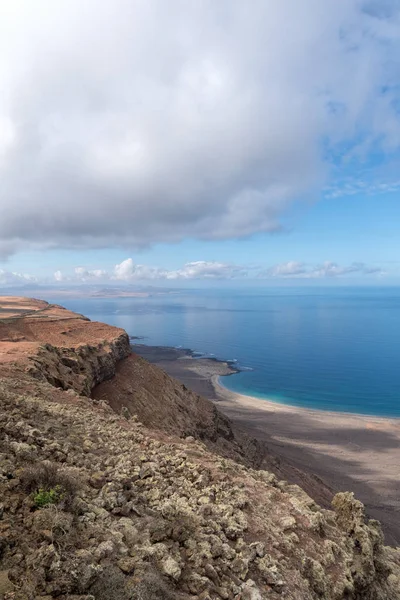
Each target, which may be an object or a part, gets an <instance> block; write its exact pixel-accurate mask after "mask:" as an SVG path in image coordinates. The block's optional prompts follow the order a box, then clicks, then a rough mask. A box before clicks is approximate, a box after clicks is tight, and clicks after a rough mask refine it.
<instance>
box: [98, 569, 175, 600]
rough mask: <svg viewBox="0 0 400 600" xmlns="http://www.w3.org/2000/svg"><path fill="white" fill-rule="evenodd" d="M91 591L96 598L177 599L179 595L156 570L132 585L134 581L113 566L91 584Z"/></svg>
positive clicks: (107, 599) (111, 599)
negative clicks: (130, 580)
mask: <svg viewBox="0 0 400 600" xmlns="http://www.w3.org/2000/svg"><path fill="white" fill-rule="evenodd" d="M90 593H91V594H93V596H94V597H95V598H96V600H177V597H178V596H177V595H176V593H175V592H174V591H173V590H172V589H171V587H170V586H169V584H168V583H166V581H165V580H164V579H163V578H162V576H161V575H160V574H159V573H158V572H156V571H149V572H148V573H146V574H145V575H144V576H143V578H142V580H141V581H140V582H139V583H138V584H135V585H133V586H132V582H129V581H128V580H127V578H126V577H125V576H124V575H123V574H122V573H121V571H120V570H119V569H118V568H116V567H113V566H109V567H106V568H105V569H104V571H103V572H102V574H101V575H100V576H99V577H98V579H97V580H96V581H95V583H94V584H93V585H92V586H91V588H90ZM179 597H180V596H179Z"/></svg>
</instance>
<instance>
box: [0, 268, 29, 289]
mask: <svg viewBox="0 0 400 600" xmlns="http://www.w3.org/2000/svg"><path fill="white" fill-rule="evenodd" d="M36 281H37V279H36V277H33V276H32V275H27V274H26V273H15V272H13V271H6V270H4V269H0V284H1V285H5V286H11V285H26V284H28V283H34V282H36Z"/></svg>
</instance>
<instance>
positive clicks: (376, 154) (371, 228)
mask: <svg viewBox="0 0 400 600" xmlns="http://www.w3.org/2000/svg"><path fill="white" fill-rule="evenodd" d="M1 11H2V13H1V19H0V56H3V57H6V59H7V60H3V61H1V60H0V89H3V90H6V92H7V93H5V94H2V96H1V98H0V177H1V182H2V186H1V188H0V211H1V213H0V214H1V218H0V285H3V287H12V286H18V285H26V284H31V285H35V284H43V285H50V284H51V285H56V286H66V285H76V284H81V283H82V284H83V283H90V284H98V285H105V284H107V285H120V284H121V285H122V284H123V285H128V284H129V285H133V286H134V285H146V284H151V285H168V286H171V285H197V284H200V283H201V284H202V285H207V284H209V283H210V282H211V281H214V282H217V283H221V285H228V284H232V282H241V284H243V285H246V284H249V283H250V284H254V282H257V284H258V285H263V284H265V285H274V284H279V285H280V284H282V282H283V281H284V282H285V284H288V285H290V284H293V285H298V284H299V283H302V284H310V283H318V284H320V283H321V282H322V283H324V282H325V283H329V284H330V285H332V284H333V285H341V284H349V283H358V284H376V285H381V284H399V283H400V258H399V257H400V253H399V246H400V242H399V240H400V236H399V233H400V232H399V228H400V203H399V194H400V176H399V172H400V171H399V166H400V160H399V159H400V86H399V84H398V81H399V76H400V59H399V58H398V57H400V5H399V2H397V0H386V1H383V0H380V1H376V2H374V1H373V0H371V1H367V0H366V1H364V2H363V1H359V0H346V1H341V0H339V1H337V0H325V2H324V3H321V2H320V1H318V2H317V0H305V1H304V2H302V3H298V4H297V3H296V4H295V5H294V4H293V3H292V2H290V1H289V0H282V1H281V2H279V3H277V2H273V1H272V0H270V1H269V2H265V1H264V0H254V2H253V3H252V5H251V10H249V8H248V7H247V8H246V6H245V4H244V3H243V2H240V1H239V0H232V1H229V2H228V0H226V1H225V0H221V2H220V3H218V4H215V3H211V2H210V3H208V2H204V3H197V2H185V3H182V2H181V1H180V0H172V1H171V3H168V10H167V6H166V4H165V3H163V2H160V1H159V0H149V2H147V3H141V2H128V1H127V0H117V1H116V2H111V0H110V1H109V0H104V2H102V3H101V6H100V5H99V4H98V3H96V2H95V1H94V0H90V1H88V2H87V3H85V5H84V6H82V3H79V2H78V1H77V0H76V1H75V0H73V1H70V2H66V1H65V2H64V0H61V1H60V2H59V3H51V2H49V1H47V0H39V1H38V2H37V3H36V4H35V11H32V5H31V4H30V3H29V2H28V1H27V0H17V1H16V2H15V3H13V4H12V5H11V4H10V5H9V6H4V7H2V8H1ZM93 25H94V26H93ZM283 32H284V34H283Z"/></svg>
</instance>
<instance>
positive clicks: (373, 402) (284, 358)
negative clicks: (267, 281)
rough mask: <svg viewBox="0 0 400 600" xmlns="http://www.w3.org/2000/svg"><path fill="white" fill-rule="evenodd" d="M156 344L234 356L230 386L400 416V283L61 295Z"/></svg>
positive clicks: (302, 402)
mask: <svg viewBox="0 0 400 600" xmlns="http://www.w3.org/2000/svg"><path fill="white" fill-rule="evenodd" d="M52 300H53V301H57V302H59V303H60V304H63V305H64V306H67V307H68V308H70V309H72V310H75V311H77V312H80V313H84V314H85V315H87V316H88V317H90V318H91V319H93V320H98V321H104V322H106V323H109V324H111V325H117V326H119V327H123V328H124V329H125V330H126V331H127V332H128V333H129V334H130V335H131V336H138V337H142V338H143V339H142V340H140V342H141V343H144V344H149V345H162V346H175V347H183V348H190V349H192V350H194V351H196V352H198V353H199V354H201V355H207V356H214V357H216V358H219V359H224V360H234V361H235V364H236V365H237V366H238V368H239V369H241V371H240V372H239V373H237V374H235V375H231V376H229V377H224V378H223V379H222V383H223V385H225V386H226V387H227V388H229V389H230V390H233V391H235V392H239V393H242V394H248V395H251V396H255V397H258V398H260V399H263V398H268V399H272V400H274V401H276V402H280V403H285V404H291V405H295V406H300V407H305V408H312V409H323V410H330V411H346V412H352V413H362V414H370V415H380V416H392V417H400V289H399V288H326V289H322V288H312V289H310V288H298V289H297V288H296V289H295V288H285V289H277V288H273V289H262V290H261V289H257V290H243V289H242V290H227V289H225V290H215V289H213V290H185V291H182V292H173V293H166V294H161V295H153V296H151V297H149V298H115V299H98V298H84V299H70V298H53V299H52Z"/></svg>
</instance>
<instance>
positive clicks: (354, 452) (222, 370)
mask: <svg viewBox="0 0 400 600" xmlns="http://www.w3.org/2000/svg"><path fill="white" fill-rule="evenodd" d="M132 350H133V352H136V353H137V354H140V355H141V356H143V357H144V358H146V359H147V360H148V361H149V362H152V363H154V364H157V366H159V367H160V368H162V369H163V370H164V371H166V372H167V373H168V374H169V375H171V376H172V377H174V378H175V379H178V380H179V381H180V382H181V383H183V384H184V385H186V386H187V387H188V388H190V389H192V390H193V391H195V392H196V393H198V394H199V395H202V396H204V397H206V398H208V399H209V400H211V401H213V402H214V403H215V404H216V405H217V406H218V409H219V410H221V412H223V413H224V414H225V415H226V416H227V417H229V418H230V419H231V421H232V422H233V423H234V424H235V425H236V426H238V427H239V428H240V429H241V430H243V431H245V432H246V433H247V434H249V435H251V436H252V437H255V438H257V439H258V440H259V441H260V442H263V443H264V444H265V445H266V446H267V448H268V450H270V451H271V453H273V454H274V455H275V456H278V457H282V459H284V460H286V461H287V462H288V463H289V464H291V465H293V466H294V467H295V468H297V469H299V470H301V471H303V472H305V473H312V474H313V475H314V476H316V477H317V478H319V479H321V480H322V481H323V482H324V483H325V484H326V485H327V486H328V487H330V488H331V489H332V490H333V491H334V492H337V491H346V490H348V491H353V492H354V494H355V496H356V497H357V498H358V499H360V500H361V501H362V502H363V503H364V505H365V506H366V511H367V513H368V515H369V516H370V517H373V518H375V519H378V520H379V521H381V523H382V525H383V528H384V531H385V537H386V543H396V544H399V543H400V479H399V476H398V468H399V465H400V419H399V418H396V417H393V418H390V417H378V416H374V415H372V416H370V415H363V414H356V413H346V412H334V411H326V410H318V409H308V408H303V407H301V408H300V407H297V406H293V405H288V404H282V403H278V402H274V401H272V400H264V399H260V398H256V397H252V396H246V395H242V394H239V393H236V392H233V391H231V390H229V389H228V388H225V387H224V386H223V384H222V383H221V382H220V377H222V376H226V375H229V374H233V373H235V372H237V370H236V371H235V370H234V369H232V368H231V367H230V366H229V365H228V363H227V362H224V361H219V360H218V359H214V358H193V357H191V356H190V350H188V349H176V348H166V347H162V346H146V345H144V344H134V345H132ZM188 353H189V354H188Z"/></svg>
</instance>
